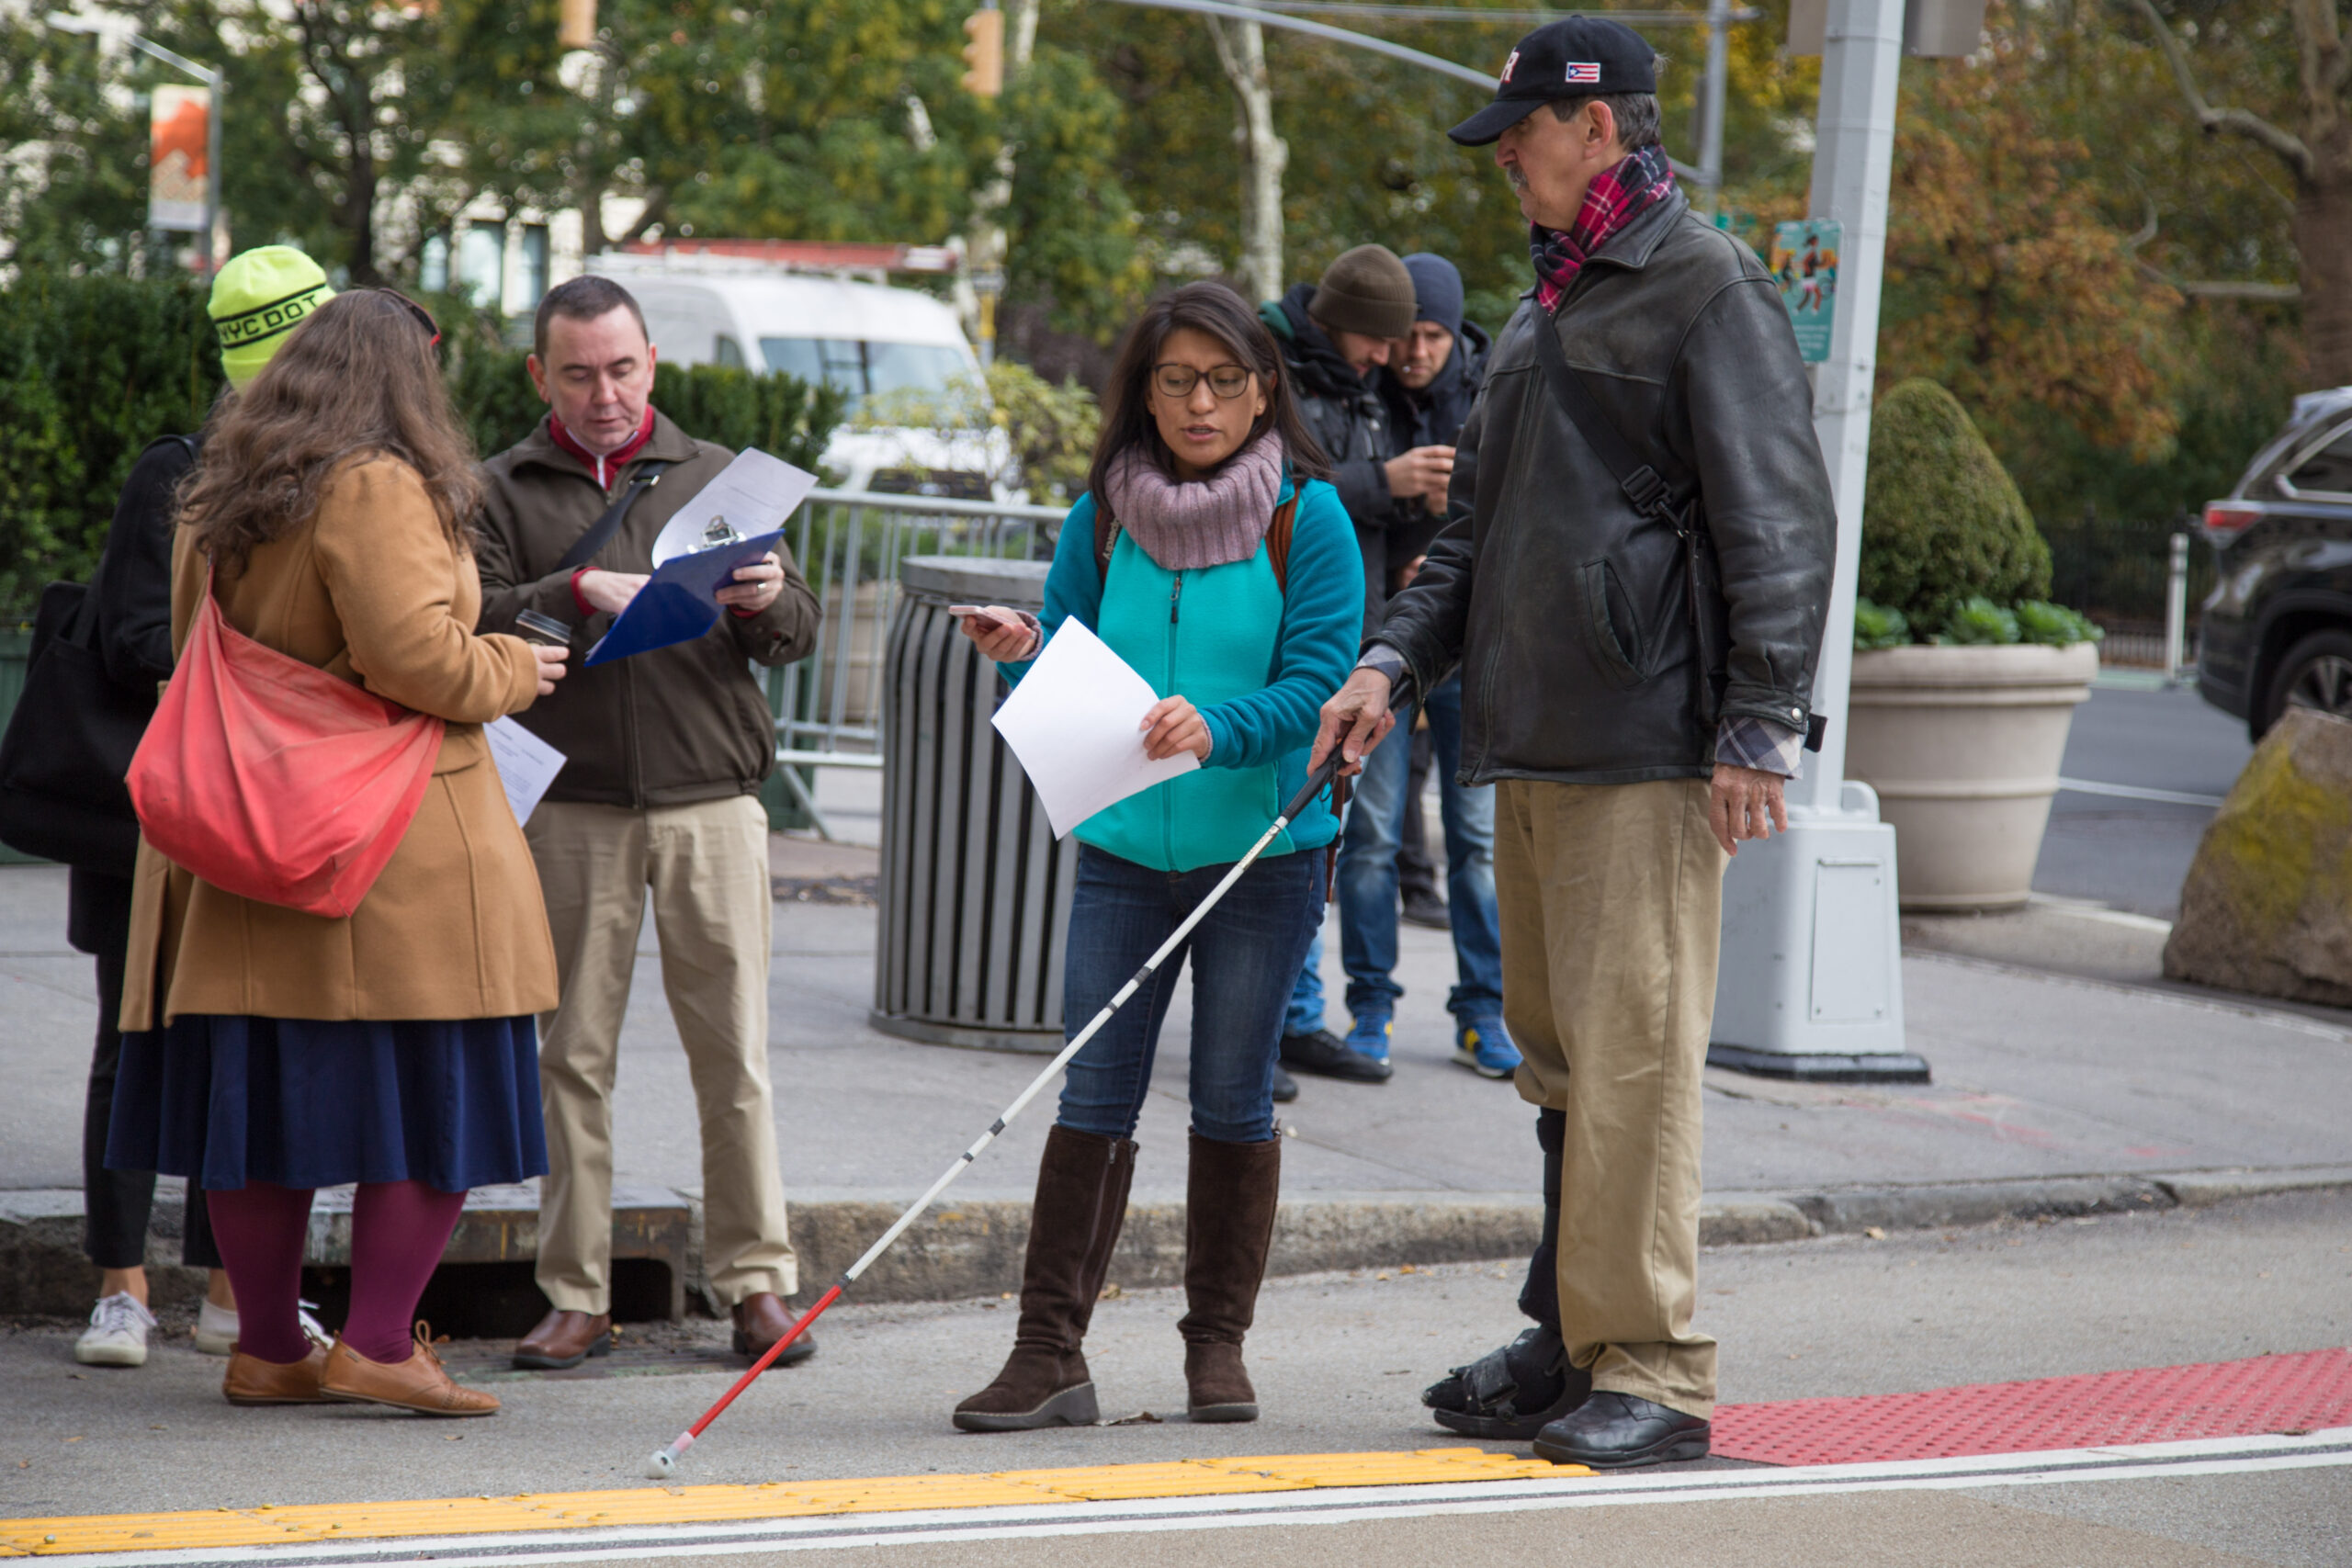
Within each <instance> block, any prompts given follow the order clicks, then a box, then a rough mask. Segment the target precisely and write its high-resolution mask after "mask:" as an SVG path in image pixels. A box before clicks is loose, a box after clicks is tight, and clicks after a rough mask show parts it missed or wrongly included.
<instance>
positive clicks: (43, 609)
mask: <svg viewBox="0 0 2352 1568" xmlns="http://www.w3.org/2000/svg"><path fill="white" fill-rule="evenodd" d="M163 439H164V440H166V441H174V442H177V443H178V444H179V445H181V446H185V447H187V450H188V452H189V453H190V455H191V456H192V455H193V454H194V453H195V451H196V442H195V441H194V440H192V439H190V438H189V437H187V436H185V435H167V436H164V438H163ZM99 637H100V627H99V626H98V601H97V597H96V594H94V593H93V592H91V591H90V588H89V586H88V585H87V584H85V583H80V582H52V583H51V584H50V585H49V586H48V587H46V588H44V589H42V590H41V594H40V608H39V610H37V611H36V612H35V613H34V616H33V646H32V655H31V658H30V659H29V660H28V662H27V664H26V668H25V684H24V690H23V692H22V693H21V694H19V695H18V696H17V710H16V712H15V713H13V714H12V715H10V716H9V718H8V729H7V733H6V736H0V843H6V845H7V846H8V847H9V848H10V849H12V850H16V851H17V852H19V853H22V854H28V855H33V856H36V857H38V858H40V859H41V860H53V861H60V862H62V863H65V864H67V865H74V866H80V867H82V868H83V869H85V870H87V871H96V872H103V873H104V874H107V875H108V876H120V877H129V876H130V874H131V873H132V870H133V868H134V866H135V865H136V863H137V860H138V853H139V817H138V814H137V813H136V812H134V811H133V810H132V809H131V806H130V786H129V785H128V784H124V783H123V779H124V776H125V775H126V774H128V773H130V759H131V757H132V755H133V754H134V753H135V752H137V751H138V750H139V742H140V739H141V738H142V737H143V736H145V735H146V733H147V721H148V720H149V719H150V718H152V717H153V716H154V712H155V693H154V691H153V688H148V687H141V686H135V685H134V686H126V685H123V684H122V683H120V682H118V681H116V680H115V678H114V677H113V676H112V675H109V674H108V673H107V661H106V653H105V650H104V649H102V648H101V647H100V646H99Z"/></svg>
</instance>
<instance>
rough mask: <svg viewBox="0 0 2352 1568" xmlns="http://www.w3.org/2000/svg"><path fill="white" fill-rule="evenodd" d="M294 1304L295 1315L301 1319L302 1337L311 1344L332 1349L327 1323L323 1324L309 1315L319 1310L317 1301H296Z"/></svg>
mask: <svg viewBox="0 0 2352 1568" xmlns="http://www.w3.org/2000/svg"><path fill="white" fill-rule="evenodd" d="M294 1305H295V1308H296V1311H295V1315H296V1316H298V1317H300V1319H301V1320H302V1337H303V1338H305V1339H308V1340H309V1341H310V1342H311V1344H313V1345H316V1346H317V1347H318V1348H320V1349H322V1350H332V1349H334V1335H332V1334H329V1333H328V1332H327V1325H325V1324H323V1323H321V1322H320V1321H319V1320H318V1319H317V1318H315V1317H312V1316H311V1314H312V1313H314V1312H316V1311H318V1310H319V1303H316V1302H297V1303H294Z"/></svg>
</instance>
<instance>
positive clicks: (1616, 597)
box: [1577, 560, 1649, 692]
mask: <svg viewBox="0 0 2352 1568" xmlns="http://www.w3.org/2000/svg"><path fill="white" fill-rule="evenodd" d="M1577 597H1578V599H1579V600H1580V601H1581V603H1580V604H1578V605H1577V628H1578V629H1579V630H1580V631H1582V632H1583V633H1584V645H1585V653H1586V656H1587V657H1589V659H1590V660H1592V667H1593V668H1594V669H1595V670H1596V671H1599V672H1600V678H1601V679H1602V680H1603V681H1606V682H1608V683H1609V684H1610V685H1611V687H1613V688H1614V689H1615V690H1617V691H1620V692H1629V691H1631V690H1633V689H1634V687H1635V686H1638V685H1640V684H1641V683H1642V682H1644V681H1645V680H1647V679H1649V661H1648V660H1647V659H1646V657H1645V649H1643V647H1642V637H1641V628H1640V626H1638V625H1636V624H1635V621H1634V606H1633V601H1632V600H1631V599H1630V598H1628V597H1627V595H1626V593H1625V590H1624V588H1623V585H1621V584H1620V583H1619V582H1618V581H1617V573H1616V570H1614V569H1613V568H1611V566H1610V564H1609V563H1608V562H1607V561H1605V560H1595V561H1587V562H1585V564H1584V565H1582V566H1580V567H1578V568H1577Z"/></svg>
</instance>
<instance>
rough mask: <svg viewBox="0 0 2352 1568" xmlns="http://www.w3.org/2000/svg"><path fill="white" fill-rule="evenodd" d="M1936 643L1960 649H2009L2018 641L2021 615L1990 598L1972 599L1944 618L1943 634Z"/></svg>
mask: <svg viewBox="0 0 2352 1568" xmlns="http://www.w3.org/2000/svg"><path fill="white" fill-rule="evenodd" d="M1936 640H1937V641H1938V642H1940V643H1946V644H1949V645H1951V646H1954V647H1959V648H2002V647H2006V646H2007V645H2008V644H2010V643H2013V642H2015V641H2017V640H2018V614H2017V612H2016V611H2015V610H2004V609H2002V608H2001V607H2000V606H1999V605H1998V604H1994V603H1993V601H1991V600H1990V599H1985V598H1982V597H1979V598H1975V599H1970V600H1967V601H1964V602H1963V603H1962V604H1961V606H1960V608H1958V609H1956V610H1954V611H1953V612H1952V613H1951V615H1947V616H1945V617H1944V630H1943V635H1942V636H1941V637H1938V638H1936Z"/></svg>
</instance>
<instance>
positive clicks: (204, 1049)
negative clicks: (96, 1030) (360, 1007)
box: [107, 1014, 548, 1192]
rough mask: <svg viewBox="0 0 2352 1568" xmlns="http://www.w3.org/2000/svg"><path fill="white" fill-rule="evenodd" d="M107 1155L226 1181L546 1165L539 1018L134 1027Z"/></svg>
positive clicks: (508, 1173) (512, 1170)
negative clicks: (541, 1119)
mask: <svg viewBox="0 0 2352 1568" xmlns="http://www.w3.org/2000/svg"><path fill="white" fill-rule="evenodd" d="M107 1165H108V1166H110V1167H113V1168H117V1169H121V1170H159V1171H162V1172H164V1174H166V1175H170V1176H184V1177H187V1179H189V1180H190V1181H191V1182H193V1183H195V1184H197V1185H198V1186H200V1187H203V1188H206V1189H209V1190H214V1191H220V1190H233V1189H236V1188H240V1187H243V1185H244V1184H245V1183H246V1182H248V1181H266V1182H269V1183H272V1184H274V1185H276V1186H279V1187H340V1186H343V1185H345V1184H346V1183H349V1182H355V1181H422V1182H424V1184H425V1185H427V1186H428V1187H433V1188H435V1189H438V1190H441V1191H444V1192H462V1191H464V1190H467V1189H468V1188H472V1187H487V1186H491V1185H492V1184H495V1183H499V1182H509V1181H521V1180H524V1179H527V1178H529V1177H534V1176H541V1175H545V1174H546V1172H547V1168H548V1149H547V1131H546V1128H545V1126H544V1125H543V1123H542V1122H540V1119H539V1065H538V1051H537V1030H536V1029H535V1027H534V1025H533V1022H532V1021H531V1019H530V1018H528V1017H523V1018H478V1019H467V1020H464V1021H458V1022H454V1023H441V1022H428V1021H406V1020H403V1021H398V1022H369V1021H357V1022H332V1023H330V1022H320V1021H314V1020H308V1019H284V1018H247V1017H242V1016H238V1017H226V1016H208V1015H203V1014H188V1015H183V1016H182V1017H180V1018H177V1019H175V1020H174V1021H172V1022H171V1023H170V1025H168V1026H167V1027H165V1028H163V1029H159V1030H148V1031H142V1032H139V1033H134V1034H125V1035H124V1036H123V1037H122V1065H121V1066H120V1068H119V1073H118V1076H117V1077H116V1079H115V1091H114V1120H113V1122H111V1124H110V1125H109V1127H108V1129H107Z"/></svg>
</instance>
